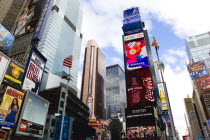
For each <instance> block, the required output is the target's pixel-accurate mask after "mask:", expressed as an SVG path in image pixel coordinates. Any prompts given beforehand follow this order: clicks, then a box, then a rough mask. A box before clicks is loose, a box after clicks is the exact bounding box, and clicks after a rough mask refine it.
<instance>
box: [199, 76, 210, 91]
mask: <svg viewBox="0 0 210 140" xmlns="http://www.w3.org/2000/svg"><path fill="white" fill-rule="evenodd" d="M198 86H199V87H198V88H200V90H201V91H207V90H210V75H208V76H205V77H200V78H199V79H198Z"/></svg>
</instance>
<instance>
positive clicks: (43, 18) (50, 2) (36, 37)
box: [33, 0, 54, 40]
mask: <svg viewBox="0 0 210 140" xmlns="http://www.w3.org/2000/svg"><path fill="white" fill-rule="evenodd" d="M53 2H54V0H47V2H46V3H45V6H44V8H43V10H42V13H41V16H40V18H39V22H38V23H37V26H36V29H35V31H34V36H33V40H41V38H42V35H43V32H44V28H45V25H46V23H47V19H48V17H49V14H50V12H51V8H52V5H53Z"/></svg>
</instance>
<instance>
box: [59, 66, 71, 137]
mask: <svg viewBox="0 0 210 140" xmlns="http://www.w3.org/2000/svg"><path fill="white" fill-rule="evenodd" d="M71 78H72V76H71V75H70V69H69V74H68V75H64V76H63V77H62V79H66V80H67V85H66V86H67V87H66V93H65V97H64V107H63V112H62V121H61V131H60V138H59V139H60V140H62V137H63V135H62V134H63V125H64V120H65V119H64V115H65V111H66V99H67V97H68V90H69V86H68V85H69V81H70V80H71Z"/></svg>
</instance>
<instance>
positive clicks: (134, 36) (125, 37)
mask: <svg viewBox="0 0 210 140" xmlns="http://www.w3.org/2000/svg"><path fill="white" fill-rule="evenodd" d="M138 38H144V33H137V34H133V35H127V36H124V41H126V42H127V41H130V40H134V39H138Z"/></svg>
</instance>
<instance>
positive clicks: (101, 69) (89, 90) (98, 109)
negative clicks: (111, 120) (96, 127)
mask: <svg viewBox="0 0 210 140" xmlns="http://www.w3.org/2000/svg"><path fill="white" fill-rule="evenodd" d="M105 77H106V56H105V55H104V53H103V52H102V51H101V50H100V49H99V48H98V44H97V42H96V41H94V40H89V41H88V44H87V47H86V49H85V60H84V68H83V79H82V90H81V99H82V102H83V103H85V104H86V105H87V106H88V107H89V109H90V119H93V120H95V119H105Z"/></svg>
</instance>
